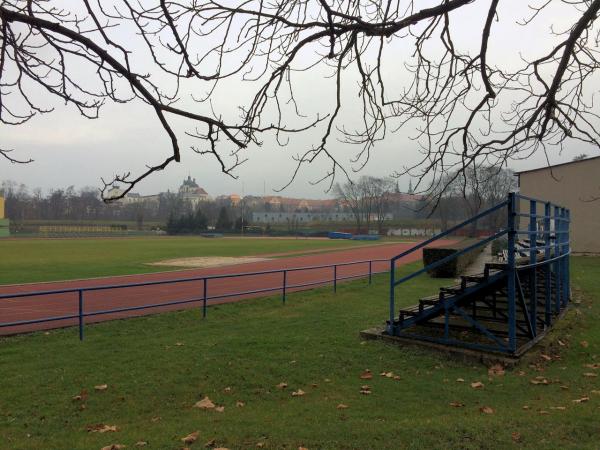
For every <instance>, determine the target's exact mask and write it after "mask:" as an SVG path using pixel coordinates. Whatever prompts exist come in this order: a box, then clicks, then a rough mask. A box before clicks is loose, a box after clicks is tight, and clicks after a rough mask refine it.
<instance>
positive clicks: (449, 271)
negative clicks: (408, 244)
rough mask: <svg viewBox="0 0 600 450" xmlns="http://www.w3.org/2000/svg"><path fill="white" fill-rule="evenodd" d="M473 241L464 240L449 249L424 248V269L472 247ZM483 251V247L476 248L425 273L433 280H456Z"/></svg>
mask: <svg viewBox="0 0 600 450" xmlns="http://www.w3.org/2000/svg"><path fill="white" fill-rule="evenodd" d="M474 242H475V241H474V240H471V239H465V240H464V241H461V242H458V243H456V244H454V245H452V246H451V247H425V248H424V249H423V266H424V267H426V266H428V265H429V264H432V263H434V262H436V261H440V260H441V259H444V258H446V257H447V256H450V255H453V254H454V253H457V252H458V251H460V250H462V249H463V248H465V247H468V246H469V245H472V244H473V243H474ZM482 251H483V247H479V248H476V249H474V250H471V251H469V252H467V253H463V254H462V255H459V256H457V257H456V258H454V259H452V260H450V261H448V262H447V263H446V264H442V265H441V266H440V267H437V268H435V269H433V270H428V271H427V273H428V274H429V275H430V276H431V277H433V278H456V277H458V276H459V275H460V274H462V273H463V272H464V270H465V269H466V268H467V267H468V266H470V265H471V264H472V263H473V262H474V261H475V259H477V256H479V254H480V253H481V252H482Z"/></svg>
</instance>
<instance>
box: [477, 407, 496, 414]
mask: <svg viewBox="0 0 600 450" xmlns="http://www.w3.org/2000/svg"><path fill="white" fill-rule="evenodd" d="M479 412H481V413H483V414H494V413H495V412H496V411H494V408H491V407H489V406H482V407H481V408H479Z"/></svg>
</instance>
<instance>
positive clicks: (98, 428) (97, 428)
mask: <svg viewBox="0 0 600 450" xmlns="http://www.w3.org/2000/svg"><path fill="white" fill-rule="evenodd" d="M86 429H87V431H88V433H107V432H113V433H114V432H116V431H119V429H118V428H117V426H116V425H105V424H103V423H98V424H96V425H88V426H87V427H86Z"/></svg>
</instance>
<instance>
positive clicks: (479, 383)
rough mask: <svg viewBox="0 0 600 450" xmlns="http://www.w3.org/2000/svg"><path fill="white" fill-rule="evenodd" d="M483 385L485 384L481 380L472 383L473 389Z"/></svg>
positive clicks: (480, 387)
mask: <svg viewBox="0 0 600 450" xmlns="http://www.w3.org/2000/svg"><path fill="white" fill-rule="evenodd" d="M483 386H485V385H484V384H483V383H482V382H481V381H474V382H473V383H471V387H472V388H473V389H482V388H483Z"/></svg>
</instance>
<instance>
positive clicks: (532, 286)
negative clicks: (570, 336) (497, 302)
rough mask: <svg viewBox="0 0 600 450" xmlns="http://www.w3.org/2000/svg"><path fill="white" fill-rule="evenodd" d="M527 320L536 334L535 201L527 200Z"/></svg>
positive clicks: (535, 334)
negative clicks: (528, 270)
mask: <svg viewBox="0 0 600 450" xmlns="http://www.w3.org/2000/svg"><path fill="white" fill-rule="evenodd" d="M529 264H531V265H532V268H531V272H530V276H529V295H530V299H529V321H530V322H531V331H532V334H533V335H534V336H537V202H536V201H535V200H530V201H529Z"/></svg>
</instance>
